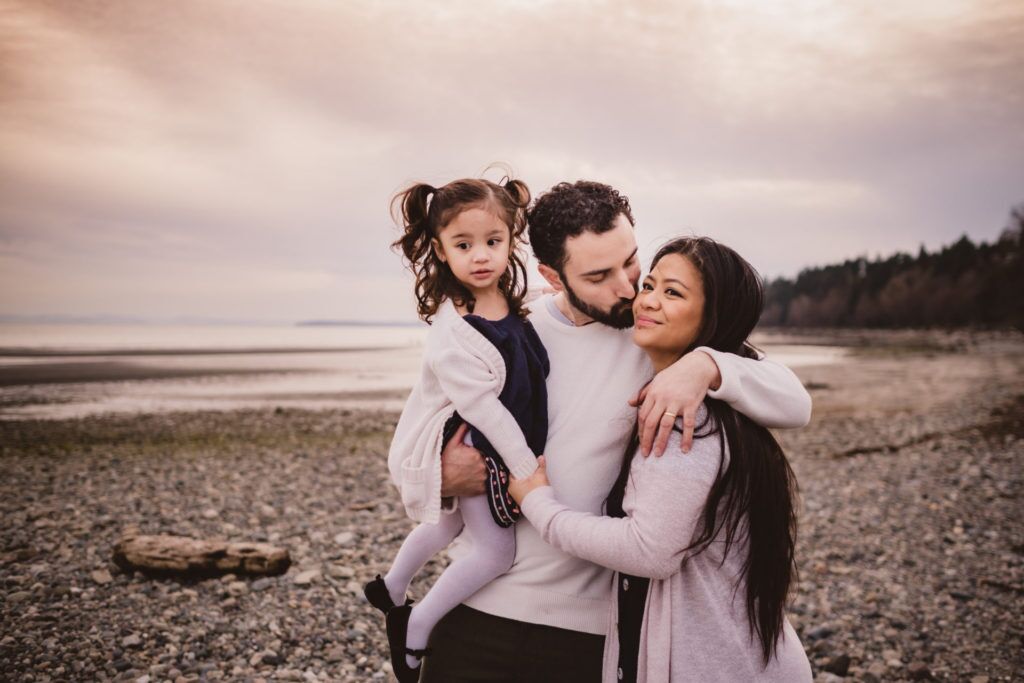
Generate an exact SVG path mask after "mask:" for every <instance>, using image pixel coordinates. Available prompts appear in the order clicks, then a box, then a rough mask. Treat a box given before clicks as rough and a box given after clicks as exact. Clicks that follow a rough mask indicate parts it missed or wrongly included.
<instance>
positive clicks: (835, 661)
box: [823, 655, 850, 676]
mask: <svg viewBox="0 0 1024 683" xmlns="http://www.w3.org/2000/svg"><path fill="white" fill-rule="evenodd" d="M823 669H824V670H825V671H828V672H829V673H833V674H836V675H837V676H846V674H847V673H849V671H850V657H849V655H839V656H838V657H833V658H832V659H831V660H830V661H829V663H828V664H826V665H825V666H824V667H823Z"/></svg>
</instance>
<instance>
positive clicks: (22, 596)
mask: <svg viewBox="0 0 1024 683" xmlns="http://www.w3.org/2000/svg"><path fill="white" fill-rule="evenodd" d="M31 597H32V594H31V593H30V592H28V591H15V592H13V593H11V594H10V595H8V596H7V602H11V603H19V602H25V601H26V600H28V599H29V598H31Z"/></svg>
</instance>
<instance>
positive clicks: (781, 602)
mask: <svg viewBox="0 0 1024 683" xmlns="http://www.w3.org/2000/svg"><path fill="white" fill-rule="evenodd" d="M669 254H679V255H680V256H683V257H685V258H687V259H689V260H690V262H691V263H693V265H694V266H695V267H696V269H697V270H698V271H699V272H700V274H701V279H702V281H703V285H704V312H703V315H702V319H701V328H700V331H699V332H698V334H697V338H696V339H695V340H694V342H693V344H692V345H691V346H690V347H689V348H687V349H680V351H681V352H686V351H690V350H691V349H694V348H697V347H698V346H708V347H711V348H713V349H716V350H718V351H725V352H728V353H735V354H738V355H742V356H747V357H753V356H754V350H753V347H751V346H750V345H749V344H748V343H747V337H748V336H749V335H750V333H751V332H752V331H753V329H754V326H755V325H756V324H757V321H758V319H759V318H760V316H761V309H762V308H763V306H764V287H763V284H762V282H761V278H760V277H759V276H758V274H757V272H756V271H755V270H754V269H753V267H751V265H750V264H749V263H747V262H746V261H745V260H743V258H742V257H741V256H740V255H739V254H737V253H736V252H735V251H733V250H732V249H730V248H728V247H726V246H724V245H721V244H718V243H717V242H715V241H714V240H711V239H708V238H706V237H682V238H679V239H676V240H673V241H671V242H669V243H668V244H666V245H665V246H663V247H662V248H661V249H660V250H659V251H658V253H657V254H656V255H655V257H654V260H653V262H652V263H651V268H654V266H655V265H657V263H658V261H660V260H661V259H662V258H663V257H665V256H667V255H669ZM704 404H705V405H706V406H707V410H708V419H707V420H706V421H705V422H704V423H703V424H701V425H698V427H697V432H698V434H697V435H698V436H702V437H707V436H711V435H714V434H717V435H718V439H719V443H720V444H721V446H722V449H723V450H722V455H723V460H722V463H723V464H721V465H719V469H718V475H717V477H716V478H715V483H714V484H713V485H712V487H711V491H710V492H709V493H708V498H707V501H706V502H705V504H704V511H703V514H702V519H701V525H700V526H699V527H698V531H697V533H696V536H695V537H694V539H693V540H692V542H691V543H690V545H689V547H688V548H687V550H692V551H694V552H695V553H699V552H703V551H704V550H706V549H707V548H708V547H709V546H710V545H711V543H712V542H713V541H714V540H715V539H716V538H718V536H719V534H720V533H724V535H725V549H724V553H725V554H728V553H729V551H730V549H731V548H732V546H733V544H734V543H737V542H740V541H743V540H746V541H747V556H746V558H744V561H743V568H742V572H741V575H740V580H741V581H742V582H743V583H745V584H746V588H747V591H746V592H747V594H746V603H747V619H748V621H749V624H750V635H751V637H752V638H753V637H756V638H757V639H758V640H759V641H760V645H761V651H762V654H763V656H764V664H765V666H767V665H768V663H769V662H770V661H771V658H772V657H773V656H774V654H775V652H776V646H777V643H778V640H779V638H781V637H782V635H783V633H782V626H783V619H784V616H783V609H784V607H785V604H786V598H787V596H788V594H789V589H790V586H791V585H792V584H793V583H795V581H796V573H797V570H796V563H795V547H796V501H797V485H796V478H795V477H794V475H793V471H792V469H790V467H789V462H788V461H787V460H786V456H785V454H784V453H783V452H782V448H781V447H780V446H779V443H778V442H777V441H776V440H775V437H773V436H772V434H771V432H769V431H768V430H767V429H765V428H764V427H762V426H760V425H758V424H756V423H754V422H753V421H752V420H751V419H750V418H748V417H747V416H746V415H743V414H741V413H738V412H736V410H735V409H733V408H732V407H731V406H729V405H728V404H726V403H724V402H722V401H718V400H715V399H711V398H707V399H705V401H704ZM726 443H728V444H729V464H728V466H727V467H725V466H724V455H725V444H726ZM638 445H639V439H638V438H637V429H636V427H634V428H633V436H632V438H631V439H630V444H629V447H628V448H627V450H626V454H625V457H624V458H623V463H622V469H621V470H620V471H619V477H618V479H617V480H616V481H615V485H614V486H613V487H612V491H611V493H610V494H609V495H608V501H607V509H608V510H609V512H610V513H611V514H616V515H618V516H622V515H623V513H622V498H623V495H624V493H625V490H626V483H627V481H628V479H629V470H630V464H631V463H632V460H633V456H634V454H635V453H636V450H637V446H638ZM724 558H725V555H723V562H724Z"/></svg>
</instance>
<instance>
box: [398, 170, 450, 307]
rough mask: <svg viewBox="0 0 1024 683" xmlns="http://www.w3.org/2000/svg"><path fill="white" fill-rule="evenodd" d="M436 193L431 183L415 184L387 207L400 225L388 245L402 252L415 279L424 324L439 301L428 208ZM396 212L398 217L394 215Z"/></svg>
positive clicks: (432, 235)
mask: <svg viewBox="0 0 1024 683" xmlns="http://www.w3.org/2000/svg"><path fill="white" fill-rule="evenodd" d="M437 193H438V190H437V189H435V188H434V187H433V186H431V185H427V184H426V183H417V184H415V185H413V186H412V187H410V188H409V189H407V190H405V191H404V192H400V193H399V194H397V195H395V198H394V200H393V202H392V206H391V209H392V215H393V216H394V217H395V219H396V220H398V219H399V218H400V220H401V225H402V236H401V237H399V238H398V239H397V240H395V241H394V242H393V243H392V244H391V248H392V249H396V250H399V251H401V252H402V255H403V256H404V257H405V260H406V261H407V262H408V265H409V270H411V271H412V274H413V276H414V277H415V278H416V289H415V292H416V310H417V312H418V313H419V315H420V317H421V318H422V319H423V320H424V321H426V322H428V323H429V322H430V318H431V317H432V316H433V315H434V313H435V312H437V306H438V304H439V303H440V295H439V293H438V291H437V289H438V285H437V273H438V271H439V270H440V269H441V268H442V267H443V266H442V264H441V262H440V261H439V260H438V258H437V255H436V254H435V253H434V247H433V245H432V244H431V239H432V238H433V237H434V230H433V222H434V220H433V218H432V216H431V211H430V209H431V206H432V205H433V202H434V200H435V199H436V195H437ZM396 205H397V208H398V211H396ZM399 211H400V212H401V216H398V215H395V214H396V213H398V212H399ZM435 213H436V212H435Z"/></svg>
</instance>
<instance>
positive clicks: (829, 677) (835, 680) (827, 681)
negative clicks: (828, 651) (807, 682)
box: [814, 671, 843, 683]
mask: <svg viewBox="0 0 1024 683" xmlns="http://www.w3.org/2000/svg"><path fill="white" fill-rule="evenodd" d="M814 683H843V677H842V676H836V675H835V674H833V673H829V672H828V671H822V672H821V673H820V674H818V675H817V676H815V677H814Z"/></svg>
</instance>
